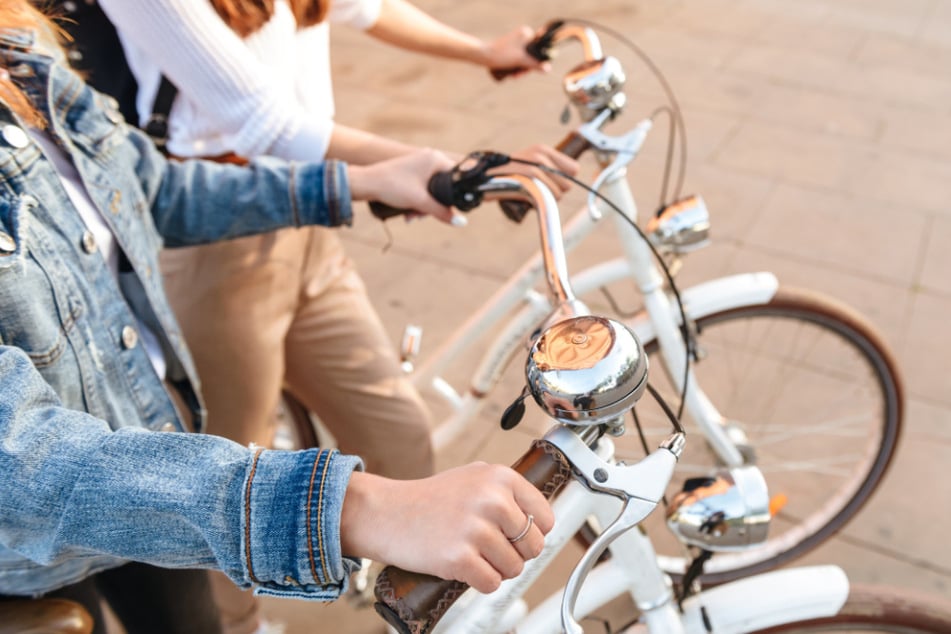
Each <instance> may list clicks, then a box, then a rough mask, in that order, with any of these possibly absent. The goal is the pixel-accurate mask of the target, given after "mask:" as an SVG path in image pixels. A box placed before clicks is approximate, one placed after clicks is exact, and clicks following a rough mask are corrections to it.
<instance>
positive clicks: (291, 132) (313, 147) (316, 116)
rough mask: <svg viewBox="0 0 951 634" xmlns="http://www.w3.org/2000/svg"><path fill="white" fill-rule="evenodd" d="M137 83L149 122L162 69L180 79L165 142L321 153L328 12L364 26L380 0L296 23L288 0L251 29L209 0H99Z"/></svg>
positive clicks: (176, 149) (328, 101) (248, 152)
mask: <svg viewBox="0 0 951 634" xmlns="http://www.w3.org/2000/svg"><path fill="white" fill-rule="evenodd" d="M99 1H100V4H101V5H102V8H103V10H104V11H105V12H106V14H107V15H108V16H109V18H110V19H111V20H112V22H113V23H114V24H115V25H116V28H117V30H118V31H119V35H120V38H121V40H122V44H123V48H124V49H125V52H126V57H127V59H128V62H129V66H130V67H131V69H132V72H133V74H134V75H135V77H136V81H137V83H138V85H139V93H138V97H137V107H138V111H139V117H140V119H141V120H142V121H143V122H144V121H145V120H146V119H147V118H148V116H149V114H150V113H151V111H152V103H153V102H154V100H155V94H156V92H157V91H158V86H159V82H160V76H161V74H163V73H164V74H165V75H166V76H167V77H168V78H169V79H170V80H171V82H172V83H173V84H175V85H176V86H177V87H178V89H179V94H178V96H177V97H176V99H175V104H174V106H173V107H172V111H171V113H170V116H169V141H168V150H169V151H170V152H171V153H172V154H176V155H179V156H214V155H218V154H226V153H228V152H234V153H236V154H238V155H240V156H247V157H253V156H258V155H261V154H268V155H271V156H278V157H281V158H285V159H289V160H311V161H315V160H322V159H323V158H324V156H325V155H326V153H327V148H328V146H329V144H330V134H331V131H332V129H333V114H334V105H333V88H332V83H331V77H330V37H329V25H328V21H329V22H333V23H339V24H346V25H348V26H351V27H354V28H358V29H367V28H369V27H370V26H372V25H373V23H374V22H376V20H377V18H378V17H379V14H380V10H381V5H382V0H333V2H332V3H331V9H330V12H329V14H328V19H327V20H325V21H324V22H323V23H321V24H318V25H316V26H313V27H308V28H306V29H298V28H297V24H296V22H295V20H294V16H293V14H292V12H291V10H290V7H289V6H288V4H287V2H286V1H285V0H277V2H275V10H274V15H273V16H272V18H271V20H269V21H268V22H267V23H266V24H265V25H263V26H262V27H261V28H260V29H259V30H257V31H255V32H254V33H253V34H251V35H250V36H249V37H247V38H246V39H241V38H240V37H238V35H237V34H235V33H234V32H233V31H232V30H231V29H230V28H229V27H228V26H227V25H226V24H225V23H224V21H223V20H222V19H221V18H220V17H219V16H218V13H217V12H216V11H215V10H214V7H212V6H211V3H210V2H208V1H207V0H139V1H136V0H99Z"/></svg>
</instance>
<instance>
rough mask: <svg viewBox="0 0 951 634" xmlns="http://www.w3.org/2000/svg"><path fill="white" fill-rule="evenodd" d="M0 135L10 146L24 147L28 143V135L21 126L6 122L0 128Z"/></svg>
mask: <svg viewBox="0 0 951 634" xmlns="http://www.w3.org/2000/svg"><path fill="white" fill-rule="evenodd" d="M0 136H2V137H3V140H4V141H6V142H7V143H9V144H10V146H12V147H15V148H17V149H19V148H23V147H26V146H27V145H29V144H30V137H28V136H27V135H26V132H24V131H23V128H20V127H18V126H15V125H13V124H9V123H8V124H7V125H5V126H3V129H2V130H0Z"/></svg>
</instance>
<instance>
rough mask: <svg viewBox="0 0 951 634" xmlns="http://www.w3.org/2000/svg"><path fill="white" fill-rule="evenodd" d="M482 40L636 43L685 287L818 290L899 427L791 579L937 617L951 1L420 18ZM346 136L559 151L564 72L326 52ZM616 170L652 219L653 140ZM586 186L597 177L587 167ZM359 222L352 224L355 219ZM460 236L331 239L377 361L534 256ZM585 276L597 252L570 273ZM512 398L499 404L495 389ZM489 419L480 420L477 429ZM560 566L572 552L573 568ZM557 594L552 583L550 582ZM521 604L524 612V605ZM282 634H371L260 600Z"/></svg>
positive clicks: (430, 230)
mask: <svg viewBox="0 0 951 634" xmlns="http://www.w3.org/2000/svg"><path fill="white" fill-rule="evenodd" d="M417 4H418V5H419V6H421V7H423V8H424V9H426V10H428V11H429V12H431V13H432V14H433V15H435V16H437V17H439V18H441V19H443V20H445V21H446V22H449V23H451V24H454V25H457V26H459V27H461V28H464V29H466V30H469V31H471V32H473V33H476V34H478V35H480V36H486V37H489V36H492V35H494V34H498V33H501V32H503V31H506V30H508V29H509V28H510V27H512V26H513V25H516V24H520V23H527V24H530V25H533V26H537V25H541V24H543V23H545V22H546V21H547V20H549V19H551V18H554V17H580V18H586V19H590V20H594V21H596V22H599V23H601V24H607V25H610V27H611V28H613V29H616V30H617V31H619V32H621V33H623V34H624V35H625V36H627V37H630V38H632V39H633V40H634V41H635V42H636V43H637V44H638V45H639V46H640V47H641V48H642V49H643V50H644V51H645V52H646V53H647V54H648V55H649V56H650V57H651V58H652V59H653V60H654V61H655V62H656V64H657V65H658V66H659V67H660V68H661V69H662V71H663V72H664V74H665V75H666V77H667V78H668V80H669V82H670V84H671V86H672V87H673V89H674V91H675V92H676V95H677V96H678V98H679V101H680V103H681V105H682V107H683V111H684V115H685V119H686V122H687V128H688V138H689V156H688V169H687V179H686V190H687V191H696V192H699V193H702V194H703V195H704V197H705V199H706V200H707V203H708V205H709V207H710V209H711V213H712V216H713V228H714V229H713V230H714V234H715V243H714V245H713V246H711V247H709V248H708V249H707V250H706V251H704V252H702V253H698V254H697V255H696V256H694V257H692V258H688V260H687V262H686V265H685V270H684V272H683V274H682V279H683V280H684V281H685V282H696V281H700V280H703V279H708V278H710V277H714V276H717V275H722V274H727V273H733V272H743V271H751V270H770V271H773V272H775V273H776V274H777V275H778V276H779V278H780V279H781V280H782V281H783V282H785V283H789V284H795V285H798V286H806V287H811V288H815V289H819V290H822V291H824V292H826V293H830V294H832V295H835V296H837V297H839V298H840V299H842V300H843V301H846V302H847V303H849V304H851V305H852V306H854V307H855V308H857V309H858V310H860V311H861V312H862V313H864V314H865V315H866V316H868V317H869V318H870V319H871V320H872V321H873V322H874V323H875V324H876V325H877V326H878V327H879V328H880V329H881V330H882V331H883V332H884V333H885V336H886V338H887V340H888V342H889V343H890V344H891V346H892V347H893V348H894V350H895V351H896V353H897V355H898V358H899V359H900V362H901V365H902V368H903V371H904V376H905V380H906V388H907V416H906V428H905V432H904V437H903V439H902V444H901V447H900V450H899V453H898V456H897V460H896V463H895V464H894V466H893V467H892V470H891V472H890V473H889V475H888V478H887V481H886V482H885V484H884V485H883V486H882V487H881V490H880V491H878V492H877V494H876V496H875V497H874V499H873V500H872V502H871V503H870V505H869V506H868V507H867V508H866V509H865V510H863V511H862V513H861V514H860V515H859V516H858V517H857V518H856V519H855V520H853V521H852V522H851V523H850V524H849V525H848V526H847V528H846V529H845V530H844V531H843V532H842V533H841V534H840V535H839V536H838V537H836V538H834V539H832V540H831V541H830V542H829V543H828V544H827V545H825V546H823V547H821V548H820V549H818V550H817V551H815V552H814V553H812V554H811V555H809V556H808V557H807V558H806V560H805V561H806V562H809V563H819V562H830V563H836V564H839V565H841V566H842V567H843V568H844V569H845V570H846V571H847V572H848V574H849V576H850V577H851V578H852V579H855V580H859V581H866V582H882V583H889V584H894V585H900V586H908V587H913V588H916V589H919V590H922V591H925V592H929V593H932V594H935V595H938V596H942V597H945V598H949V599H951V548H949V547H948V542H947V532H946V526H947V523H948V520H949V519H951V512H949V511H948V503H949V501H951V479H949V478H947V477H945V473H946V472H945V471H944V468H945V467H946V465H947V464H948V463H949V462H951V363H949V358H951V336H949V335H948V334H947V325H948V316H949V315H951V248H949V247H951V206H949V201H951V2H949V1H948V0H799V1H797V2H788V1H785V0H651V1H647V0H598V1H596V2H595V1H593V0H572V2H567V1H565V0H549V1H546V2H532V1H530V0H522V1H521V2H503V1H502V0H467V1H466V2H462V1H459V0H419V2H418V3H417ZM604 41H605V46H606V48H607V49H608V52H610V53H612V54H615V55H616V56H617V57H619V58H620V59H621V61H622V63H623V64H624V65H625V68H626V69H628V86H629V90H628V95H629V98H630V99H629V102H630V107H629V109H628V116H630V117H631V120H632V121H633V120H634V117H636V116H645V115H647V114H649V113H650V112H651V111H652V110H653V109H654V108H655V107H657V106H658V105H659V104H661V103H662V99H663V93H662V91H661V90H660V87H659V85H658V83H657V81H656V80H654V79H653V78H652V77H651V75H650V74H649V73H648V71H647V69H646V67H645V66H644V65H643V64H640V63H638V61H637V60H636V58H635V57H634V56H632V55H631V54H630V53H629V52H628V51H626V50H625V49H623V48H622V47H621V46H620V45H619V44H617V43H616V41H614V40H611V39H610V38H607V37H606V38H605V40H604ZM333 55H334V66H335V72H336V83H335V90H336V96H337V103H338V111H339V115H338V116H339V119H340V120H341V121H342V122H345V123H348V124H351V125H355V126H358V127H363V128H366V129H368V130H372V131H376V132H379V133H382V134H387V135H390V136H392V137H394V138H398V139H403V140H406V141H410V142H415V143H420V144H427V145H432V146H435V147H439V148H443V149H447V150H453V151H457V152H466V151H469V150H472V149H482V148H493V149H500V150H509V151H510V150H515V149H518V148H519V147H524V146H527V145H529V144H532V143H537V142H547V143H551V144H553V143H555V142H557V141H558V140H559V139H560V138H562V136H563V135H564V133H565V131H566V128H565V127H564V126H563V125H562V124H560V122H559V114H560V112H561V110H562V108H563V106H564V99H563V97H562V94H561V88H560V81H561V76H562V74H563V73H564V71H565V70H567V69H568V68H570V67H571V66H572V65H573V64H574V63H575V62H576V61H577V59H578V57H577V52H576V51H574V50H570V49H565V50H564V51H563V52H562V53H561V55H560V56H559V58H558V59H557V60H556V61H555V64H554V70H553V71H552V73H551V74H550V75H548V76H540V75H538V76H530V77H525V78H523V79H520V80H517V81H507V82H504V83H502V84H496V83H494V82H492V81H491V80H490V79H489V77H488V76H487V74H486V73H484V72H483V71H480V70H478V69H474V68H469V67H467V66H465V65H463V64H460V63H443V64H439V63H435V62H433V61H431V60H428V59H424V58H422V57H420V56H416V55H412V54H408V53H402V52H394V51H392V50H391V49H388V48H386V47H384V46H382V45H380V44H377V43H375V42H372V41H369V38H367V37H365V36H362V35H360V34H353V33H348V32H345V31H343V30H338V32H337V33H336V34H335V36H334V48H333ZM655 137H656V138H654V139H652V140H651V141H650V142H649V143H648V146H647V148H646V149H645V152H644V154H643V156H641V157H639V158H638V160H637V163H636V164H635V165H634V166H633V167H632V169H631V178H632V182H633V184H634V187H635V192H636V193H637V196H638V201H639V202H640V204H641V205H644V206H650V205H652V204H653V203H654V201H656V197H657V192H658V191H659V182H660V174H661V171H662V169H661V168H662V165H663V148H664V140H663V135H662V134H657V135H655ZM585 169H586V171H585V174H587V175H588V176H589V177H590V175H591V174H592V173H593V164H591V163H585ZM365 211H366V210H365V209H361V210H360V212H365ZM471 220H472V222H471V224H470V226H469V227H467V228H466V229H463V230H459V229H448V228H445V227H441V226H437V225H436V223H429V222H419V223H413V224H411V225H409V226H402V225H400V224H399V223H391V225H392V229H391V230H392V237H391V238H390V239H391V240H392V245H391V247H390V248H389V249H388V250H386V251H385V253H384V251H383V247H384V245H385V244H386V243H387V241H388V238H387V236H386V235H385V234H384V233H383V231H382V230H381V229H380V227H379V226H378V225H377V223H375V222H373V221H371V220H369V219H368V218H367V217H366V216H365V215H364V217H362V218H360V219H359V220H358V222H357V223H356V224H357V226H355V227H354V228H353V229H352V230H347V231H345V236H346V241H347V245H348V249H349V251H350V253H351V255H352V256H353V257H354V259H355V260H356V261H357V262H358V264H359V266H360V269H361V271H362V273H363V276H364V278H365V280H366V283H367V285H368V287H369V289H370V292H371V295H372V297H373V299H374V301H375V303H376V305H377V306H378V308H379V311H380V313H381V315H383V317H384V318H385V320H386V322H387V325H388V327H389V329H390V332H391V334H392V336H393V339H394V342H396V341H398V339H399V337H400V334H401V332H402V329H403V326H404V324H406V323H408V322H413V323H420V324H423V325H424V330H425V335H424V350H432V349H434V348H435V346H436V345H437V344H438V342H440V341H442V340H444V339H445V337H446V336H448V334H449V333H450V332H451V330H452V328H453V326H454V325H455V324H458V323H459V321H460V320H461V319H463V318H464V317H465V316H467V315H468V314H470V313H471V312H472V311H473V310H474V309H475V308H476V307H478V306H479V305H480V303H481V302H483V301H484V300H485V299H486V298H487V297H488V296H489V294H490V293H491V292H492V291H493V290H494V289H495V288H497V287H498V284H499V283H500V282H501V281H502V280H503V279H505V278H506V277H507V276H508V275H509V274H511V273H512V272H513V271H514V270H515V269H516V267H517V266H518V264H519V263H520V262H522V261H523V260H524V259H525V258H526V257H527V256H528V255H529V254H530V253H531V252H532V249H533V248H534V247H535V244H536V237H535V232H534V230H533V229H532V228H531V227H529V226H527V225H526V226H522V227H517V228H516V227H514V226H513V225H510V224H508V223H507V222H506V221H504V219H502V218H501V217H500V216H499V215H498V214H497V213H496V212H495V211H494V210H486V212H485V213H483V214H479V213H476V214H473V215H472V217H471ZM599 257H601V253H600V252H599V251H598V250H597V247H594V248H593V250H589V251H585V250H584V247H582V249H581V251H580V252H579V254H578V255H577V258H578V260H577V261H579V262H592V261H596V260H597V259H598V258H599ZM503 391H504V390H503ZM510 392H511V390H510ZM511 396H512V394H510V393H508V392H506V393H504V394H500V395H498V396H497V397H495V399H494V400H493V403H494V404H495V405H493V406H490V407H489V410H490V411H489V412H488V413H487V414H486V416H485V418H486V423H485V425H484V426H483V427H482V428H480V429H478V430H475V431H473V432H471V433H470V434H469V435H468V436H467V438H466V441H465V442H464V443H457V445H454V446H453V447H452V448H451V449H450V451H449V452H448V453H447V454H446V455H444V456H441V458H440V462H441V464H442V465H443V466H446V465H449V464H453V463H456V462H460V461H463V460H469V459H477V458H478V459H484V460H490V461H499V462H509V461H510V460H511V459H512V458H513V457H515V456H517V455H518V454H520V453H521V450H522V449H523V448H524V446H525V444H526V443H527V441H528V439H529V436H528V434H527V433H524V432H523V433H522V435H521V436H519V435H518V433H519V432H515V433H516V435H515V436H514V438H515V440H512V439H513V436H511V435H510V436H505V437H502V436H500V434H499V433H497V432H496V426H495V425H494V423H493V422H492V421H493V419H494V416H495V415H496V414H497V408H498V406H499V404H501V403H504V402H505V401H506V399H509V398H511ZM493 408H495V410H494V411H493ZM575 556H577V554H575ZM551 584H553V585H552V587H554V585H555V584H554V582H553V581H552V582H551ZM535 598H536V599H537V597H535ZM266 608H267V610H268V612H269V614H271V616H272V617H273V618H275V619H278V620H281V621H283V622H285V623H286V624H287V626H288V630H287V631H288V634H304V633H307V632H318V631H319V632H335V633H338V634H350V633H357V632H361V633H362V632H380V631H381V625H380V624H379V621H378V620H377V619H376V617H375V616H373V615H372V614H370V613H367V612H366V611H364V612H354V611H353V610H351V609H350V608H349V607H348V606H347V605H346V604H343V603H339V604H336V605H333V606H324V605H317V604H304V603H295V602H288V601H278V600H268V601H267V602H266Z"/></svg>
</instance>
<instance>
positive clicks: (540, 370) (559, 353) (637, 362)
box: [525, 316, 647, 426]
mask: <svg viewBox="0 0 951 634" xmlns="http://www.w3.org/2000/svg"><path fill="white" fill-rule="evenodd" d="M525 374H526V377H527V379H528V387H529V389H530V390H531V392H532V396H533V397H534V398H535V402H536V403H538V404H539V405H540V406H541V408H542V409H543V410H545V412H546V413H547V414H548V415H549V416H551V417H552V418H554V419H555V420H557V421H559V422H561V423H565V424H568V425H584V426H587V425H599V424H601V423H604V422H608V421H610V420H612V419H615V418H617V417H618V416H621V415H623V414H624V413H625V412H626V411H627V410H629V409H630V408H631V407H633V406H634V404H635V403H636V402H637V400H638V399H639V398H640V397H641V394H643V392H644V389H645V388H646V386H647V355H646V354H645V352H644V348H643V347H642V346H641V343H640V341H638V339H637V337H636V336H635V335H634V333H633V332H631V330H630V329H629V328H628V327H627V326H625V325H624V324H622V323H620V322H617V321H614V320H612V319H607V318H605V317H594V316H582V317H572V318H570V319H565V320H563V321H559V322H558V323H556V324H554V325H552V326H550V327H549V328H547V329H546V330H545V331H544V332H543V333H542V334H541V336H540V337H538V339H536V340H535V343H534V344H533V345H532V349H531V352H530V354H529V355H528V362H527V364H526V368H525Z"/></svg>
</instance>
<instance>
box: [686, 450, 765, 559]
mask: <svg viewBox="0 0 951 634" xmlns="http://www.w3.org/2000/svg"><path fill="white" fill-rule="evenodd" d="M769 521H770V513H769V493H768V491H767V488H766V480H765V479H764V478H763V474H762V472H761V471H760V470H759V469H758V468H757V467H755V466H747V467H735V468H733V469H730V470H728V471H721V472H720V473H718V474H717V475H716V476H713V477H709V478H690V479H688V480H687V481H685V482H684V486H683V490H682V491H681V492H680V493H678V494H677V495H676V496H674V499H673V500H672V501H671V504H670V508H669V509H668V510H667V526H668V527H670V530H671V531H673V533H674V534H675V535H676V536H677V537H678V538H679V539H680V540H681V541H683V542H684V543H686V544H689V545H691V546H697V547H699V548H703V549H704V550H711V551H736V550H744V549H746V548H749V547H750V546H755V545H757V544H760V543H762V542H763V541H765V540H766V534H767V532H768V530H769Z"/></svg>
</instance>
